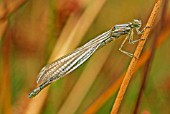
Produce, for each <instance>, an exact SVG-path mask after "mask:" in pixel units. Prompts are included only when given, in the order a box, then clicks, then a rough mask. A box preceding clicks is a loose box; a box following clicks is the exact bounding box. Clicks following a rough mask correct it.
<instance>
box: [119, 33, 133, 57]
mask: <svg viewBox="0 0 170 114" xmlns="http://www.w3.org/2000/svg"><path fill="white" fill-rule="evenodd" d="M130 35H131V33H129V34H128V35H127V36H126V37H125V39H124V40H123V42H122V44H121V46H120V48H119V51H121V52H122V53H124V54H126V55H128V56H129V57H133V54H132V53H129V52H127V51H124V50H123V49H122V48H123V46H124V44H125V42H126V41H127V40H128V39H129V37H130Z"/></svg>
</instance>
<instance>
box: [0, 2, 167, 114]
mask: <svg viewBox="0 0 170 114" xmlns="http://www.w3.org/2000/svg"><path fill="white" fill-rule="evenodd" d="M155 2H156V0H126V1H121V0H48V1H47V0H17V1H13V0H0V44H1V48H0V89H1V90H0V114H1V113H2V114H11V113H12V114H83V113H86V114H90V113H91V114H94V113H95V114H109V113H110V111H111V109H112V106H113V104H114V100H115V97H116V95H117V92H118V89H119V87H120V83H121V81H120V80H121V79H122V78H121V77H122V76H124V75H123V74H124V73H125V72H126V70H127V68H128V65H129V62H130V60H131V58H129V57H128V56H126V55H124V54H122V53H120V52H119V51H118V49H119V46H120V45H121V43H122V41H123V39H124V36H123V37H122V38H120V39H118V40H113V41H112V42H111V43H109V44H108V45H106V46H104V47H103V48H102V49H100V50H98V51H97V52H96V53H95V54H94V55H93V56H92V57H91V58H90V59H89V60H88V61H87V62H85V63H84V64H83V65H81V66H80V67H79V68H78V69H76V70H75V71H73V72H72V73H70V74H69V75H68V76H66V77H64V78H62V79H60V80H58V81H56V82H54V83H52V84H51V85H50V88H48V92H47V89H46V90H45V91H44V90H43V91H42V92H41V93H40V95H38V96H36V97H35V98H33V99H29V98H28V94H29V93H30V92H31V91H32V90H33V89H34V88H35V87H36V78H37V75H38V73H39V71H40V69H41V68H42V67H43V66H44V65H46V64H47V63H50V62H52V61H53V60H56V59H57V58H59V57H61V56H63V55H65V54H67V53H69V52H71V51H73V50H74V49H75V48H77V47H79V46H81V45H83V44H85V43H86V42H88V41H89V40H91V39H93V38H94V37H96V36H97V35H99V34H101V33H103V32H105V31H107V30H109V29H110V28H111V27H113V26H114V25H115V24H122V23H128V22H131V21H132V20H133V19H140V20H142V22H143V26H142V27H144V26H145V24H146V22H147V20H148V18H149V16H150V13H151V11H152V9H153V6H154V4H155ZM134 38H135V39H137V38H140V36H138V35H136V34H135V36H134ZM169 38H170V3H169V2H168V0H164V2H163V4H162V7H161V9H160V11H159V15H158V16H157V19H156V22H155V23H154V26H153V27H152V31H151V33H150V35H149V37H148V40H147V42H146V45H145V48H144V50H143V52H142V55H141V58H140V60H139V63H141V64H140V65H138V66H139V67H137V68H136V72H135V73H134V75H133V78H132V79H131V82H130V84H129V86H128V89H127V91H126V94H125V97H124V99H123V101H122V104H121V107H120V109H119V112H118V113H120V114H170V72H169V71H170V53H169V45H170V40H169ZM135 47H136V45H129V44H126V45H125V46H124V49H125V50H128V51H129V52H132V53H133V52H134V49H135ZM143 77H146V82H145V85H144V87H143V88H142V89H140V88H141V85H142V82H143V81H142V80H143ZM110 88H112V89H110ZM109 90H110V92H109ZM141 90H142V93H140V91H141ZM101 96H102V97H101ZM99 98H100V99H99ZM139 99H140V100H139ZM96 100H98V102H96ZM137 102H139V104H137Z"/></svg>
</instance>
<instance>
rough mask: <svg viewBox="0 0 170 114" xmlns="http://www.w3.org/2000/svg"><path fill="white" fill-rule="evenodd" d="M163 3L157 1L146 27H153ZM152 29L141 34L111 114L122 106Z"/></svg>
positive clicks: (160, 0)
mask: <svg viewBox="0 0 170 114" xmlns="http://www.w3.org/2000/svg"><path fill="white" fill-rule="evenodd" d="M161 3H162V0H158V1H157V2H156V3H155V6H154V8H153V11H152V13H151V15H150V18H149V20H148V22H147V25H146V27H152V26H153V23H154V21H155V18H156V16H157V14H158V11H159V9H160V6H161ZM150 29H151V28H147V29H146V30H145V31H144V33H143V35H142V36H141V39H142V40H141V41H140V42H139V43H138V45H137V48H136V50H135V53H134V57H133V58H132V60H131V62H130V65H129V67H128V70H127V72H126V75H125V77H124V79H123V82H122V84H121V86H120V90H119V92H118V95H117V97H116V100H115V103H114V105H113V108H112V111H111V114H117V111H118V109H119V107H120V104H121V102H122V99H123V96H124V94H125V91H126V89H127V86H128V84H129V81H130V79H131V77H132V74H133V73H134V69H135V67H136V64H137V62H138V58H139V56H140V54H141V51H142V49H143V47H144V44H145V42H146V39H147V37H148V35H149V33H150Z"/></svg>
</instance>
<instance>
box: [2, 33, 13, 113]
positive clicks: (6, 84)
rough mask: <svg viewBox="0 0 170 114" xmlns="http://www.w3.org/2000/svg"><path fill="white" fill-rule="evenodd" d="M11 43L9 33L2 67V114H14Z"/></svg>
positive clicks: (4, 48)
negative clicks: (11, 80)
mask: <svg viewBox="0 0 170 114" xmlns="http://www.w3.org/2000/svg"><path fill="white" fill-rule="evenodd" d="M10 42H11V34H10V32H9V31H8V32H7V35H6V40H5V43H4V47H3V52H2V53H3V58H2V59H3V66H2V68H3V69H2V80H3V81H2V83H1V94H0V104H1V105H0V107H1V108H0V109H3V110H2V111H1V110H0V112H2V113H4V114H12V104H11V82H10V61H9V60H10V58H9V57H10Z"/></svg>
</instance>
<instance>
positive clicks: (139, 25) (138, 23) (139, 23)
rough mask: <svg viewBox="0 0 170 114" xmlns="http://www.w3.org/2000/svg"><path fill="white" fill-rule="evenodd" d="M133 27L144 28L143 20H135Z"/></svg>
mask: <svg viewBox="0 0 170 114" xmlns="http://www.w3.org/2000/svg"><path fill="white" fill-rule="evenodd" d="M132 26H133V28H140V27H141V26H142V22H141V20H138V19H133V21H132Z"/></svg>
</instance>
